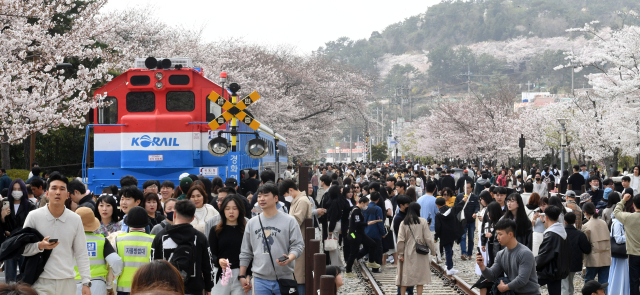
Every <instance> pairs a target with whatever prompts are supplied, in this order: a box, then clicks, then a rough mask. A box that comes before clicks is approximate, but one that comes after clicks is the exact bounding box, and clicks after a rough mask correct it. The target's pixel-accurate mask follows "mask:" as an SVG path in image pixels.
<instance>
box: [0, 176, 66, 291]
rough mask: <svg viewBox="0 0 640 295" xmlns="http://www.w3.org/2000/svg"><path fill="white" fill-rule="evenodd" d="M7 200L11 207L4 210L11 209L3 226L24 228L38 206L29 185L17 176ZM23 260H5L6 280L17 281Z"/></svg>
mask: <svg viewBox="0 0 640 295" xmlns="http://www.w3.org/2000/svg"><path fill="white" fill-rule="evenodd" d="M5 200H7V201H8V202H9V208H8V209H4V210H9V211H10V213H9V214H7V216H6V217H5V218H4V220H2V221H3V224H2V227H3V228H4V230H5V231H7V232H9V233H11V232H14V231H15V230H19V229H22V227H23V226H24V221H25V220H26V219H27V215H29V212H31V211H33V210H35V209H36V206H35V205H34V204H33V203H31V201H29V193H28V192H27V186H26V185H25V184H24V181H22V179H20V178H16V179H14V180H13V181H12V182H11V184H10V185H9V192H8V195H7V197H6V198H5ZM69 200H70V199H69ZM21 261H24V258H12V259H7V260H5V263H4V267H5V270H4V271H5V277H6V282H16V281H17V277H18V265H19V264H22V263H21ZM19 262H20V263H19ZM20 268H21V272H24V270H22V267H20Z"/></svg>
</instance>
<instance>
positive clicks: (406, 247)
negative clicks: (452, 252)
mask: <svg viewBox="0 0 640 295" xmlns="http://www.w3.org/2000/svg"><path fill="white" fill-rule="evenodd" d="M405 213H406V214H407V215H406V216H405V217H404V220H403V221H402V222H401V223H400V228H399V229H398V231H399V232H398V247H397V248H398V252H397V253H398V260H399V262H398V263H399V264H398V271H397V273H396V285H397V286H398V287H400V294H406V293H407V287H412V286H417V288H416V289H417V294H418V295H422V290H423V288H424V285H427V284H429V283H431V272H430V271H424V270H425V269H429V265H430V261H431V258H430V254H434V253H437V252H436V246H435V245H434V243H433V235H432V234H431V230H430V229H429V223H428V222H427V220H426V219H424V218H422V217H420V204H418V203H416V202H412V203H410V204H409V207H408V208H407V209H406V210H405ZM418 244H420V245H426V246H428V247H429V250H430V251H431V252H430V254H427V255H422V254H419V253H417V252H416V245H418Z"/></svg>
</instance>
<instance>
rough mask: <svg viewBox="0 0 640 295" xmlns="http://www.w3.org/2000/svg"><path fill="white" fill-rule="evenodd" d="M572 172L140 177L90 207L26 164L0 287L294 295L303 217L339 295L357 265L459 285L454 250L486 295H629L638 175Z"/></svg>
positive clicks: (411, 281)
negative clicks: (439, 276)
mask: <svg viewBox="0 0 640 295" xmlns="http://www.w3.org/2000/svg"><path fill="white" fill-rule="evenodd" d="M573 168H574V174H572V175H569V173H568V172H567V171H565V173H561V172H559V171H558V170H557V169H556V168H555V166H552V167H543V168H542V169H539V168H536V167H535V166H533V167H531V168H530V169H528V171H526V170H524V169H520V168H519V167H511V168H507V167H502V168H494V167H489V166H483V167H482V166H481V167H477V166H471V165H464V166H456V165H451V166H446V165H440V164H434V165H421V164H416V163H409V162H403V163H395V164H366V163H351V164H348V165H347V164H341V165H332V164H328V165H319V166H318V165H316V166H314V167H312V168H310V171H309V174H308V175H309V179H308V183H309V186H308V187H307V188H301V187H299V183H300V180H299V179H298V175H300V174H299V173H295V172H294V171H293V167H291V166H289V167H287V172H286V173H284V174H283V175H282V176H283V177H282V178H277V177H276V173H274V172H273V171H271V170H269V169H266V170H264V171H262V172H259V171H256V170H247V171H244V172H243V174H242V176H243V177H242V178H241V180H240V182H238V180H236V179H234V178H227V179H226V180H224V181H223V180H222V179H221V178H219V177H216V178H213V179H209V178H206V177H203V176H201V175H189V174H187V173H183V174H182V175H180V176H179V177H177V179H176V180H175V182H176V183H178V185H177V186H176V185H175V184H174V182H173V181H170V180H165V181H163V182H160V181H158V180H147V181H145V182H144V183H142V185H141V187H142V189H140V188H139V184H138V180H137V179H136V178H135V177H133V176H130V175H126V176H123V177H121V179H120V185H119V186H115V185H113V186H109V187H106V188H104V189H103V190H102V192H100V194H98V193H96V192H90V191H88V190H87V188H86V186H85V185H84V184H83V183H82V181H81V180H80V179H72V180H69V179H68V178H66V177H64V176H63V175H61V174H60V173H58V172H52V173H46V174H45V175H41V171H40V169H39V167H37V166H36V167H34V169H33V170H32V173H33V175H32V176H30V177H29V179H28V180H27V181H26V182H24V181H22V180H21V179H14V180H11V179H8V181H7V179H6V178H8V176H6V173H4V171H3V173H4V175H3V176H2V177H0V184H2V185H4V186H6V187H5V189H4V190H2V191H1V192H0V193H1V194H2V196H3V199H2V208H1V209H0V212H1V216H0V226H1V227H2V229H3V231H2V233H0V242H2V245H1V248H0V261H3V263H4V266H3V267H4V272H5V278H6V281H7V283H10V285H7V286H4V285H3V286H0V290H2V288H5V287H6V288H13V289H15V290H34V291H35V292H37V293H38V294H73V293H75V294H82V295H85V294H94V295H95V294H119V295H120V294H234V295H235V294H247V293H249V292H253V293H254V294H260V295H262V294H274V295H275V294H281V292H282V291H284V292H286V293H287V294H305V285H304V283H305V279H306V278H305V271H304V270H305V260H304V258H302V259H300V257H304V251H305V247H304V238H305V228H304V227H303V226H305V225H304V221H305V220H306V219H309V218H311V219H312V220H313V223H314V226H315V227H316V229H317V232H318V233H317V235H318V236H321V237H322V240H323V243H322V246H321V247H322V251H324V253H325V254H326V264H327V273H328V274H333V275H334V276H335V278H336V280H335V285H336V288H340V287H341V286H342V284H343V281H342V277H343V276H344V277H347V278H351V277H355V276H356V275H355V274H354V267H356V266H355V265H354V264H355V261H356V260H360V259H365V260H366V265H367V267H369V268H371V269H372V271H373V272H380V271H381V268H397V271H396V274H397V277H396V285H397V287H398V290H397V292H398V294H399V295H400V294H414V293H416V294H422V292H423V290H424V286H425V285H428V284H430V283H431V272H430V271H429V269H430V268H429V264H430V261H431V258H432V257H434V258H435V259H436V260H437V261H438V262H443V263H444V265H445V268H446V274H447V275H455V274H456V273H458V270H456V269H455V267H454V260H453V255H457V254H454V253H453V245H454V243H459V244H460V246H461V247H460V248H461V253H460V258H461V259H462V260H475V261H476V264H477V267H476V272H477V274H478V275H480V279H479V280H478V281H477V282H476V283H475V284H474V287H476V288H478V289H479V290H480V292H481V294H492V293H491V292H493V291H494V290H495V291H496V292H498V291H499V292H508V291H512V292H513V294H540V288H541V286H546V288H547V289H548V292H549V294H551V295H555V294H574V292H575V290H574V284H573V281H574V278H575V276H576V274H579V275H581V276H583V277H584V281H585V284H584V288H583V289H582V293H583V294H600V293H598V292H600V291H602V292H605V293H606V294H638V291H639V287H640V286H639V279H640V234H639V233H638V231H633V230H632V228H635V227H634V225H640V215H638V214H634V213H635V212H636V208H640V195H638V196H636V192H637V188H636V187H639V186H640V167H634V169H633V170H632V171H633V172H631V173H626V172H622V173H620V172H617V171H611V174H610V175H611V176H609V177H606V176H604V175H603V174H601V173H600V172H599V171H598V169H597V168H595V169H594V168H593V167H592V169H590V171H586V165H583V166H582V167H580V166H575V167H573ZM305 174H306V173H305ZM578 177H580V178H578ZM4 182H8V185H7V184H4ZM304 182H307V180H305V181H304ZM474 254H475V255H474ZM71 261H73V262H74V263H70V262H71ZM596 278H597V281H595V279H596ZM15 282H19V284H14V283H15ZM414 288H415V290H414ZM594 288H595V289H594ZM13 289H12V290H13ZM598 290H600V291H598ZM591 291H592V292H591ZM15 292H18V293H16V294H31V293H28V291H15ZM585 292H586V293H585ZM0 294H2V293H1V291H0ZM493 294H495V293H493Z"/></svg>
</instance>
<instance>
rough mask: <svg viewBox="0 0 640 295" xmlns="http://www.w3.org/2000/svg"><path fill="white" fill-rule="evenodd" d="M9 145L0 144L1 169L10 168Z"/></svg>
mask: <svg viewBox="0 0 640 295" xmlns="http://www.w3.org/2000/svg"><path fill="white" fill-rule="evenodd" d="M10 148H11V145H10V144H8V143H4V142H3V143H1V144H0V151H1V152H2V169H6V170H9V169H11V154H10V152H9V151H10Z"/></svg>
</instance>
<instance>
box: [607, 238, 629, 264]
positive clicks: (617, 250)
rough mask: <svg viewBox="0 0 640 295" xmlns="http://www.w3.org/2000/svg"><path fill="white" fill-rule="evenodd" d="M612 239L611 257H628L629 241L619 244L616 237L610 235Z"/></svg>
mask: <svg viewBox="0 0 640 295" xmlns="http://www.w3.org/2000/svg"><path fill="white" fill-rule="evenodd" d="M609 239H610V240H611V257H615V258H624V259H627V258H629V256H628V255H627V243H622V244H618V243H616V238H614V237H610V238H609Z"/></svg>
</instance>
